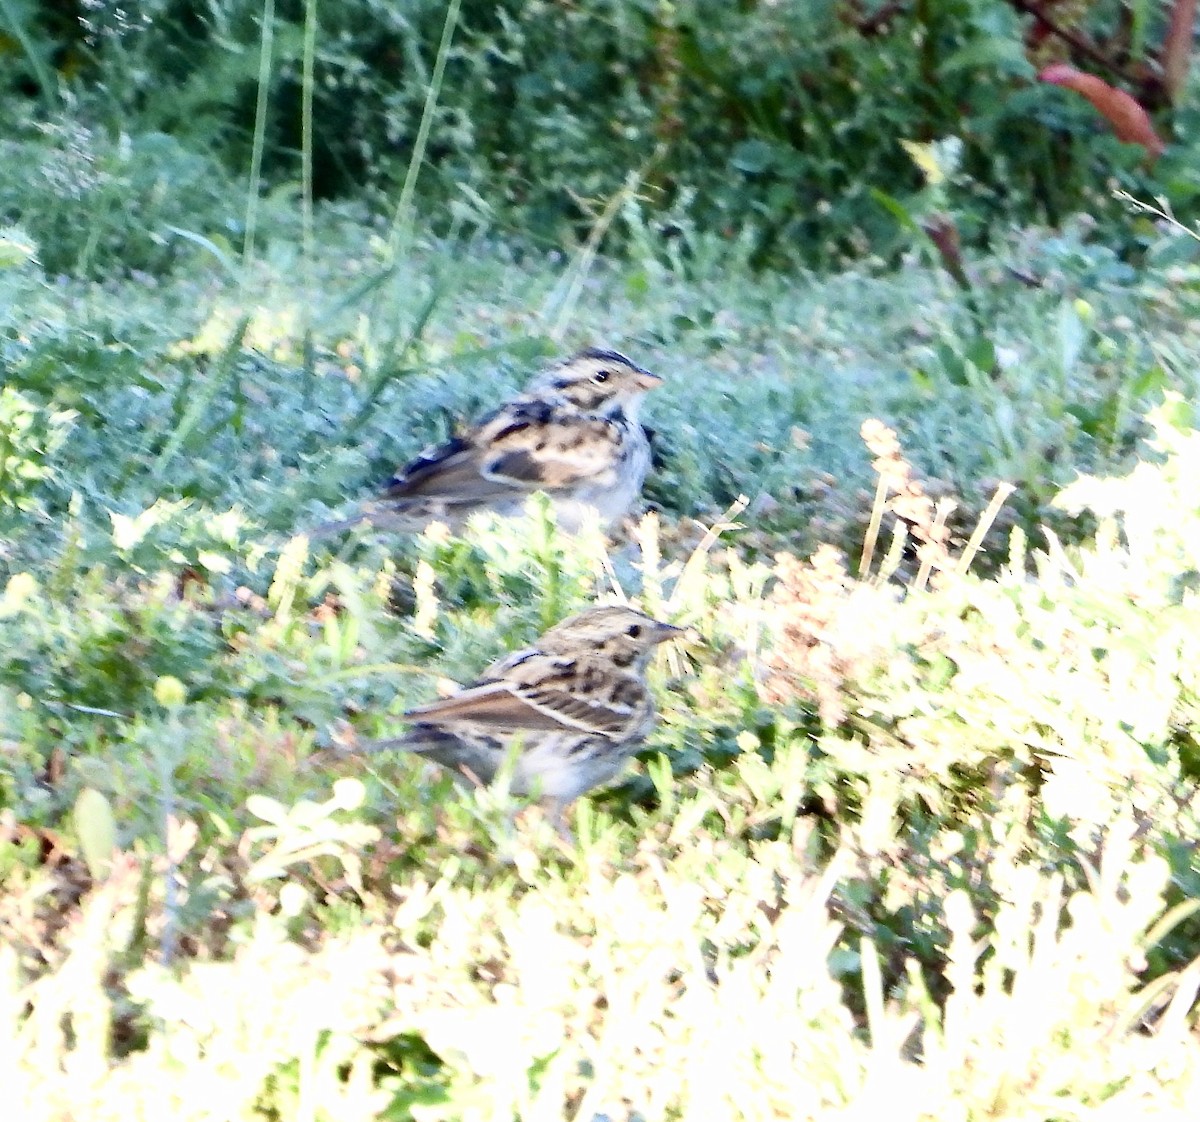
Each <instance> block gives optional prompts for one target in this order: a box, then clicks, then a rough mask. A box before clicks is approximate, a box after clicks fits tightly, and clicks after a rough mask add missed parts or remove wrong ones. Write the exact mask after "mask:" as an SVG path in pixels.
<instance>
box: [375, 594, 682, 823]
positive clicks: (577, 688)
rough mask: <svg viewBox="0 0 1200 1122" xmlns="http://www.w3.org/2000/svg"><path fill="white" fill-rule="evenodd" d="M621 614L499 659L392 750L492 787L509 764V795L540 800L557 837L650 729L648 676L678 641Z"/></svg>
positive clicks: (555, 632)
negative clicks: (572, 811)
mask: <svg viewBox="0 0 1200 1122" xmlns="http://www.w3.org/2000/svg"><path fill="white" fill-rule="evenodd" d="M683 634H684V631H683V629H682V628H679V627H674V626H672V625H671V624H669V623H661V622H660V621H658V620H655V619H651V618H650V617H649V616H646V615H643V614H642V613H641V612H638V611H635V610H634V609H632V608H628V607H621V606H616V607H598V608H590V609H588V610H587V611H585V612H583V613H581V614H580V615H577V616H573V617H571V618H570V619H567V620H564V621H563V622H562V623H560V624H558V625H557V626H555V627H552V628H551V629H550V630H549V631H547V632H545V633H544V634H543V635H542V636H541V637H540V638H539V639H538V640H537V641H536V643H534V645H533V646H531V647H527V648H525V649H523V650H519V651H515V652H514V653H512V654H509V655H507V656H506V657H504V658H502V659H500V660H499V661H498V662H495V663H493V664H492V665H491V666H489V667H488V668H487V669H486V670H485V671H484V672H483V674H482V675H481V676H480V678H479V679H478V680H477V681H475V682H473V683H472V684H471V685H469V686H467V687H466V688H465V689H463V690H462V691H461V692H459V693H456V694H454V695H453V696H451V697H446V698H442V699H441V700H439V701H433V702H430V703H429V704H428V705H422V706H419V707H418V708H416V709H412V710H409V711H408V712H407V713H405V717H406V718H408V719H409V720H411V721H412V722H413V725H412V728H411V729H410V730H409V731H408V733H406V734H405V735H404V736H401V737H397V738H394V739H390V740H382V741H376V742H374V744H373V748H374V749H376V750H378V749H387V748H399V749H402V750H405V751H409V752H415V753H416V754H417V755H420V756H424V757H426V758H427V759H430V760H433V761H435V762H436V763H439V764H441V765H442V766H443V767H445V768H447V769H449V770H450V771H451V772H452V773H453V774H454V775H455V776H456V778H458V779H459V781H460V782H462V781H466V782H468V783H472V782H473V783H477V784H490V783H492V782H493V780H494V779H495V778H496V776H497V774H498V773H499V772H500V769H501V767H502V766H503V765H504V764H505V762H506V761H507V760H508V759H509V758H510V756H511V758H512V772H511V779H510V790H511V791H513V793H515V794H518V795H533V796H535V797H539V798H540V799H542V800H543V802H544V803H545V804H546V806H547V810H548V811H549V813H550V817H551V820H552V821H553V822H554V824H555V827H556V828H557V829H558V831H559V833H560V834H562V835H563V836H564V837H565V838H568V839H569V838H570V834H569V832H568V831H567V830H566V827H565V825H564V823H563V811H564V810H565V809H566V807H567V806H568V805H569V804H570V803H571V802H573V801H574V800H575V799H577V798H578V797H579V796H580V795H582V794H583V793H584V792H585V791H590V790H591V789H592V788H593V787H595V786H597V785H599V784H601V783H604V782H607V781H608V780H610V779H612V778H613V777H614V776H615V775H616V774H617V773H618V772H619V771H620V770H621V768H622V767H623V766H624V765H625V762H626V761H627V760H628V759H629V757H630V756H631V755H633V753H634V752H635V751H636V750H637V748H638V745H639V744H640V743H641V741H642V739H643V738H644V737H645V736H646V734H647V733H648V732H649V731H650V729H651V728H653V726H654V720H655V710H654V699H653V697H652V696H651V693H650V690H649V688H648V687H647V685H646V680H645V675H646V667H647V665H648V664H649V662H650V659H651V657H652V656H653V654H654V650H655V648H656V647H657V646H658V645H659V644H660V643H665V642H667V641H669V640H671V639H674V638H676V637H677V636H680V635H683Z"/></svg>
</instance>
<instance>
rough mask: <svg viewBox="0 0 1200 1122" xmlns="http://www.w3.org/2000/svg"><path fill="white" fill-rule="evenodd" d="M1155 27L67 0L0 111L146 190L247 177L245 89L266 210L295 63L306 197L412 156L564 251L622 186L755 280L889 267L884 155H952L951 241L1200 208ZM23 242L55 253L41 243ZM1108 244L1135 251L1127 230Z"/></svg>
mask: <svg viewBox="0 0 1200 1122" xmlns="http://www.w3.org/2000/svg"><path fill="white" fill-rule="evenodd" d="M1177 7H1180V5H1179V4H1176V3H1167V2H1154V0H1149V2H1146V0H1142V2H1138V3H1129V4H1118V3H1097V4H1074V3H1061V2H1054V0H1047V2H1046V3H1044V4H1043V3H1040V2H1039V3H1034V2H1032V0H1027V2H1021V3H1018V2H1015V0H952V2H947V0H942V2H939V3H929V2H926V0H912V2H902V3H883V4H874V3H865V4H859V3H854V2H850V0H821V2H816V3H810V2H805V3H792V2H787V3H766V2H763V3H742V4H730V3H726V2H725V0H684V2H680V3H662V2H660V0H631V2H626V3H620V4H613V3H609V2H608V0H587V2H584V3H561V2H559V0H534V2H531V3H530V2H526V0H520V2H513V0H506V2H502V3H493V2H490V0H488V2H483V0H465V2H464V3H462V4H461V7H460V6H458V5H456V4H452V5H449V6H448V5H447V4H446V3H445V2H444V0H418V2H416V3H411V4H404V5H397V4H392V3H381V2H379V0H343V2H340V3H337V4H324V5H315V6H310V5H306V4H304V3H301V2H300V0H279V2H277V3H269V4H264V3H263V2H262V0H208V2H205V3H203V4H198V3H195V2H194V0H152V2H149V3H143V4H139V5H137V6H136V9H135V8H134V7H133V6H131V5H121V4H117V3H115V2H110V0H87V2H82V0H81V2H80V3H79V5H78V9H77V11H72V6H71V5H64V6H62V7H61V8H59V7H55V6H48V7H42V6H38V5H34V4H29V3H26V2H22V0H10V2H9V3H8V4H6V5H5V16H6V22H7V24H8V31H9V33H8V35H7V37H5V38H3V39H0V49H2V50H3V56H2V57H4V58H5V60H6V62H8V63H9V64H10V65H9V67H8V74H9V75H10V82H11V83H12V85H13V86H15V87H16V89H18V90H22V91H23V92H24V94H25V96H24V97H23V98H22V97H18V98H14V99H12V100H11V101H10V103H9V105H8V107H7V108H6V110H5V114H6V116H7V118H8V120H9V122H10V124H11V125H13V126H15V127H17V128H18V129H19V131H20V132H21V133H23V134H25V135H29V134H35V133H37V132H38V131H39V130H45V129H47V128H49V129H52V130H58V131H59V132H62V133H64V134H66V135H64V136H63V143H64V145H66V146H67V151H68V152H69V151H70V150H71V149H70V146H71V145H72V144H75V143H76V141H77V139H78V138H77V136H75V137H74V139H73V136H74V134H76V133H77V132H78V130H79V128H80V127H81V126H80V125H79V124H78V123H77V122H78V121H80V120H82V122H83V126H82V127H83V128H85V129H86V130H87V131H88V132H89V133H93V134H95V136H93V138H92V139H91V140H89V141H87V142H86V144H88V145H92V146H94V147H95V148H96V149H97V152H98V160H99V161H100V164H101V165H104V167H105V169H106V170H107V172H108V173H109V174H119V173H115V172H114V169H113V168H112V166H111V164H112V154H111V153H109V149H110V147H112V146H116V145H117V144H118V141H119V139H120V138H122V137H124V138H125V140H124V143H133V144H134V145H135V146H138V147H141V146H145V147H148V148H150V149H151V150H150V151H149V152H147V153H146V154H145V155H140V154H139V158H138V159H137V160H136V161H135V164H136V166H138V167H141V166H142V165H143V164H145V166H146V167H147V168H149V169H150V171H149V174H153V169H154V168H155V166H156V161H157V160H158V158H159V156H158V153H156V152H155V151H154V149H155V148H156V147H161V145H162V144H164V143H165V140H164V139H163V137H164V134H165V135H169V136H171V137H174V138H175V139H177V140H181V141H183V143H184V144H185V145H186V147H187V148H188V149H189V150H190V151H203V152H206V153H209V154H213V155H216V156H217V157H218V158H219V159H220V160H221V161H222V162H223V164H224V167H225V169H226V173H227V174H233V175H236V176H241V175H243V174H244V172H245V169H246V168H247V167H248V166H249V165H250V163H251V155H252V151H253V148H254V141H255V136H256V130H255V122H256V118H257V116H258V113H257V111H258V107H259V104H260V102H259V98H260V92H265V100H264V101H263V102H262V106H263V108H264V109H265V115H264V116H263V117H262V118H261V125H262V130H263V131H262V139H263V141H264V144H265V147H264V158H263V170H264V173H265V175H266V179H267V182H269V183H270V184H272V185H273V186H274V187H275V188H276V189H279V190H288V189H291V188H293V187H294V185H295V183H296V182H297V180H298V179H300V178H302V175H303V169H302V167H301V164H300V160H299V157H298V153H299V152H300V151H301V149H302V148H303V146H304V136H303V129H302V121H303V113H302V108H301V103H302V100H303V92H302V91H303V88H304V72H305V65H306V59H311V62H312V68H313V69H312V73H313V85H312V90H313V93H312V97H313V121H314V129H313V146H314V147H313V151H314V160H313V184H314V189H315V191H316V193H317V194H318V195H319V196H325V197H334V196H342V197H346V196H358V195H359V194H360V193H361V191H362V190H363V189H364V187H367V188H369V189H372V190H375V191H377V192H379V193H381V194H384V195H394V193H395V192H396V191H397V190H398V188H399V185H400V183H401V182H402V181H403V180H404V178H405V176H406V174H408V172H409V169H410V167H411V164H412V160H413V157H414V153H415V152H416V153H418V156H419V160H420V162H421V163H422V164H423V171H422V174H421V176H420V179H419V181H418V183H417V197H418V198H419V199H420V200H421V203H422V206H423V209H424V211H425V213H426V215H427V217H428V221H430V222H432V223H433V224H435V225H436V226H437V227H438V228H440V229H441V230H442V231H443V232H445V231H453V230H460V229H463V228H467V229H472V228H474V229H487V230H494V231H502V232H504V233H505V235H506V236H509V237H513V236H515V237H518V238H520V239H522V240H527V241H528V240H532V241H534V242H536V243H537V244H539V245H541V246H543V247H545V246H553V245H558V246H562V245H570V244H574V243H575V242H576V241H578V240H579V239H580V238H582V237H583V236H584V235H585V234H586V233H587V232H588V231H589V230H591V229H592V228H593V226H594V224H595V223H596V221H597V219H598V218H599V217H600V216H601V215H602V214H603V213H604V211H605V208H606V207H607V206H608V205H609V204H611V202H612V201H613V200H614V199H618V198H619V197H621V195H622V194H623V193H635V194H637V195H639V196H640V197H641V198H642V199H643V200H644V205H645V206H646V207H647V208H648V213H649V214H650V216H651V221H652V223H653V225H654V226H656V227H657V228H658V229H660V230H662V231H663V232H664V233H665V234H666V235H667V236H670V235H671V234H672V233H674V232H676V231H677V230H678V229H679V228H680V227H681V226H683V225H686V224H688V223H694V224H698V225H700V226H701V227H703V228H705V229H713V230H718V229H724V230H727V231H730V232H732V233H734V234H739V233H742V232H746V233H747V235H748V236H749V237H750V238H751V240H752V245H753V253H754V259H755V261H756V262H758V263H766V262H770V263H772V264H779V263H783V264H786V265H792V264H794V263H796V262H797V261H800V262H805V263H808V264H815V265H829V264H840V263H844V262H845V261H847V260H850V259H854V258H857V257H861V256H862V255H863V254H864V253H871V252H874V253H881V254H886V255H894V254H895V253H896V252H898V250H899V249H900V248H902V243H903V229H902V226H901V225H898V223H897V219H896V209H897V208H900V209H901V210H903V209H904V208H906V207H907V206H908V205H909V202H910V199H911V196H913V195H914V194H915V193H917V192H918V191H919V190H920V187H921V180H920V176H919V175H918V173H917V172H916V169H915V168H914V167H913V165H912V163H911V161H910V160H909V159H908V158H907V156H906V154H905V152H904V149H903V146H902V142H903V141H906V140H907V141H912V142H918V143H927V142H930V141H934V140H938V139H946V138H957V139H958V140H960V141H961V142H962V144H963V161H962V167H961V173H960V177H959V184H958V193H959V196H960V200H959V205H960V210H961V212H962V219H963V222H962V233H963V236H964V237H966V238H967V239H968V240H969V241H971V242H972V243H975V244H977V243H980V242H986V241H987V240H988V239H989V237H990V231H991V229H992V226H993V223H994V222H996V221H997V220H1003V219H1011V218H1018V219H1019V220H1020V221H1022V222H1026V223H1028V222H1036V223H1041V222H1049V223H1052V224H1057V223H1058V222H1061V221H1063V220H1064V219H1066V218H1068V217H1070V216H1071V215H1072V214H1074V213H1076V212H1078V211H1080V210H1085V211H1088V212H1090V213H1100V212H1105V213H1111V212H1112V211H1113V209H1114V208H1113V206H1112V204H1111V197H1110V191H1109V187H1110V185H1111V183H1112V182H1120V183H1121V184H1122V185H1123V186H1125V187H1126V188H1128V189H1131V190H1133V191H1134V193H1135V194H1138V195H1140V196H1145V197H1150V196H1153V195H1159V194H1166V195H1167V196H1169V197H1170V199H1171V201H1172V204H1173V205H1174V206H1175V207H1176V209H1177V210H1178V211H1179V212H1180V213H1181V214H1182V215H1183V216H1184V217H1185V218H1187V217H1189V216H1190V215H1191V214H1192V213H1193V209H1194V208H1193V203H1194V200H1195V199H1196V198H1197V195H1198V188H1200V180H1198V179H1197V173H1196V171H1195V169H1196V167H1197V161H1196V155H1195V144H1196V139H1195V133H1196V130H1195V103H1194V98H1193V97H1192V95H1191V94H1190V93H1189V92H1188V89H1187V87H1186V86H1183V87H1180V88H1179V89H1178V90H1176V89H1174V87H1173V86H1172V85H1171V83H1169V82H1166V81H1165V79H1163V78H1162V75H1163V63H1162V61H1161V59H1160V58H1159V57H1157V56H1158V55H1160V54H1162V53H1164V52H1165V50H1166V47H1165V46H1163V44H1164V42H1167V43H1169V33H1168V30H1167V28H1168V26H1169V24H1170V21H1171V17H1172V13H1173V10H1174V9H1175V8H1177ZM448 12H449V16H448ZM1038 12H1043V13H1046V14H1048V15H1049V17H1050V22H1049V24H1047V23H1046V22H1045V21H1042V20H1040V19H1039V18H1038V16H1037V14H1036V13H1038ZM310 14H315V19H316V24H315V25H311V26H312V31H311V33H312V39H311V40H309V39H307V38H306V36H307V35H308V33H309V27H310V25H309V24H308V22H307V21H308V18H309V16H310ZM75 16H78V17H80V18H74V17H75ZM449 17H453V22H452V27H451V30H452V36H451V38H450V39H449V40H448V50H447V53H446V56H445V69H444V72H442V73H440V74H439V72H438V69H437V65H436V59H437V56H438V52H439V45H440V44H441V42H442V40H443V35H444V32H445V30H446V27H447V20H448V18H449ZM264 26H266V27H268V28H269V30H270V35H269V36H268V37H267V40H266V43H265V47H266V48H267V55H266V59H267V64H266V68H265V69H264V68H263V64H262V58H263V55H262V53H261V52H262V48H263V47H264V36H263V29H264ZM1048 27H1053V28H1054V30H1053V31H1048V30H1047V29H1048ZM309 42H311V45H312V46H311V50H308V49H307V48H306V44H307V43H309ZM1182 57H1183V65H1184V66H1186V59H1187V56H1186V54H1184V55H1183V56H1182ZM1048 63H1049V64H1062V63H1074V64H1076V65H1077V66H1078V67H1082V68H1083V70H1084V71H1085V72H1089V73H1088V78H1089V80H1094V81H1107V82H1109V83H1113V84H1114V86H1115V88H1116V89H1118V90H1121V91H1122V92H1123V93H1130V94H1132V95H1135V96H1136V97H1138V98H1141V100H1142V102H1143V103H1145V105H1146V106H1148V107H1149V108H1150V109H1151V110H1152V111H1153V113H1154V116H1155V118H1156V122H1157V128H1158V131H1159V133H1160V134H1162V135H1163V137H1164V138H1165V142H1166V146H1167V150H1166V155H1165V156H1163V157H1162V158H1161V159H1159V160H1157V161H1152V160H1148V159H1147V158H1146V157H1147V153H1146V152H1145V151H1144V150H1143V149H1142V148H1139V147H1138V146H1136V145H1132V144H1122V143H1121V142H1120V141H1118V140H1117V139H1116V138H1115V137H1114V136H1113V135H1112V133H1111V131H1110V129H1109V127H1108V125H1106V123H1105V122H1104V120H1103V118H1102V117H1101V116H1099V115H1098V114H1097V113H1096V111H1095V110H1094V109H1093V108H1092V107H1090V106H1089V105H1088V104H1087V103H1086V102H1085V101H1084V100H1083V99H1082V98H1079V97H1076V96H1074V95H1072V94H1070V93H1067V92H1065V91H1064V90H1061V89H1058V88H1056V87H1055V86H1053V85H1047V84H1044V83H1041V82H1039V81H1038V80H1037V78H1038V74H1039V70H1040V69H1041V68H1043V67H1045V66H1046V65H1047V64H1048ZM1171 66H1172V73H1174V71H1175V69H1177V64H1175V63H1171ZM1090 72H1095V73H1094V74H1093V73H1090ZM435 75H436V76H437V77H436V81H435ZM264 77H265V78H266V79H267V81H266V84H265V86H264V85H263V78H264ZM431 83H433V86H434V93H435V99H434V101H433V102H432V103H429V104H430V106H431V108H432V116H431V118H430V120H429V122H428V123H429V124H430V125H431V128H430V131H429V134H428V137H429V144H428V149H427V150H426V151H419V149H420V143H419V137H420V133H421V122H422V118H423V116H424V115H425V112H426V107H427V97H428V93H429V89H430V85H431ZM130 138H132V139H130ZM22 143H24V142H23V141H21V140H17V141H14V142H12V146H11V147H10V149H9V152H8V153H6V154H5V160H4V163H5V164H9V163H10V162H11V160H12V158H13V157H15V156H17V155H18V154H19V150H20V146H21V144H22ZM198 186H199V185H198ZM3 187H4V184H3V182H2V181H0V213H2V212H7V213H8V216H9V218H10V220H11V219H12V218H13V216H14V210H15V209H17V207H18V206H19V203H20V200H19V199H16V198H14V196H13V195H12V194H11V193H9V194H7V195H6V194H5V192H4V190H3ZM53 189H54V188H52V190H53ZM59 189H61V188H59ZM25 201H26V202H29V201H30V200H28V199H27V200H25ZM189 205H191V204H189ZM190 213H191V215H192V220H193V225H192V226H189V228H190V229H197V228H198V227H197V226H196V225H195V223H196V220H197V218H198V217H199V216H201V215H203V217H204V218H205V219H208V220H209V223H210V224H207V225H205V226H203V227H201V228H199V232H201V233H203V234H205V235H206V236H210V237H211V236H213V235H214V234H215V233H220V232H222V231H221V230H220V228H219V227H217V226H216V225H215V224H211V218H212V217H213V216H211V215H207V214H204V213H203V212H202V211H199V210H197V209H196V208H195V207H194V205H192V206H191V210H190ZM22 220H23V221H26V224H27V225H30V226H31V228H32V223H33V219H32V218H29V219H26V218H22ZM34 233H35V234H36V235H37V236H39V237H40V238H41V240H42V241H43V244H44V247H45V251H46V252H47V253H48V254H49V253H53V252H54V241H55V239H53V238H52V237H50V236H49V232H48V231H43V230H42V229H35V230H34ZM626 235H627V231H626V230H625V229H624V228H623V225H622V224H621V223H619V222H618V223H616V224H615V225H614V226H613V227H612V228H611V229H610V230H609V232H608V237H609V239H610V241H611V242H613V243H615V244H619V243H621V242H622V241H624V240H625V237H626ZM1123 240H1124V247H1125V249H1126V250H1128V251H1129V252H1134V253H1136V252H1137V251H1138V250H1139V249H1140V242H1141V238H1140V237H1139V236H1138V234H1137V232H1136V231H1133V230H1131V231H1130V236H1129V237H1128V238H1126V239H1123ZM49 263H50V262H49V261H48V264H49ZM67 264H70V263H69V262H68V263H67Z"/></svg>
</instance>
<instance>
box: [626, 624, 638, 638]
mask: <svg viewBox="0 0 1200 1122" xmlns="http://www.w3.org/2000/svg"><path fill="white" fill-rule="evenodd" d="M641 633H642V625H641V624H640V623H635V624H633V626H632V627H630V628H629V630H628V631H626V632H625V634H626V635H628V636H629V638H631V639H636V638H637V637H638V636H639V635H641Z"/></svg>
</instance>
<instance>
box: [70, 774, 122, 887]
mask: <svg viewBox="0 0 1200 1122" xmlns="http://www.w3.org/2000/svg"><path fill="white" fill-rule="evenodd" d="M74 817H75V834H76V836H77V837H78V838H79V849H80V852H81V853H82V854H83V860H84V863H85V864H86V865H87V867H88V872H89V873H91V875H92V879H93V880H96V881H100V880H103V879H104V878H105V877H107V876H108V874H109V872H110V871H111V869H112V858H113V851H114V850H115V849H116V848H117V823H116V820H115V819H114V818H113V812H112V805H111V804H110V803H109V801H108V799H106V798H105V797H104V796H103V795H102V794H101V793H100V792H99V791H97V790H96V789H95V788H94V787H85V788H84V789H83V790H82V791H80V792H79V798H77V799H76V800H75V815H74Z"/></svg>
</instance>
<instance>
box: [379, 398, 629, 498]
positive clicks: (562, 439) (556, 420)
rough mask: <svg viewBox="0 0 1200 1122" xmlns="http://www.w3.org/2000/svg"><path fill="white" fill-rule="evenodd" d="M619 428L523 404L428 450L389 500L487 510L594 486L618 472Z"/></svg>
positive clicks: (550, 405)
mask: <svg viewBox="0 0 1200 1122" xmlns="http://www.w3.org/2000/svg"><path fill="white" fill-rule="evenodd" d="M619 442H620V432H619V430H618V428H617V426H616V425H614V424H613V423H611V422H609V421H606V420H604V419H602V418H597V417H585V416H583V415H582V414H581V413H579V412H578V410H575V409H573V408H571V407H568V406H564V405H563V404H562V403H556V402H553V401H546V400H544V399H540V398H530V399H518V400H517V401H512V402H509V403H508V404H507V405H505V406H503V407H502V408H501V409H498V410H497V411H496V412H495V413H493V414H491V415H490V416H488V417H487V418H485V419H484V420H483V421H481V422H480V423H479V424H478V425H476V426H475V427H474V428H473V429H471V430H470V431H469V432H467V433H466V434H464V435H463V436H457V437H455V438H454V439H452V440H449V441H447V442H446V443H445V444H441V445H438V446H436V447H433V448H429V449H426V450H425V451H424V452H422V453H421V455H420V456H418V457H417V458H416V459H414V460H413V461H411V462H410V463H408V464H406V465H405V466H404V467H402V468H401V469H400V470H399V471H397V472H396V474H395V476H394V477H393V478H392V480H391V482H390V483H389V484H388V486H387V488H386V490H385V491H384V493H383V495H382V498H384V499H393V500H394V499H422V498H425V499H441V500H444V501H446V502H452V503H477V502H487V501H488V500H490V499H495V498H501V497H505V496H511V495H512V494H513V493H514V492H515V493H532V492H533V491H538V490H545V491H551V492H552V491H555V490H560V489H564V488H568V487H571V486H573V485H575V484H576V483H579V482H581V481H584V480H589V479H594V478H595V477H596V476H597V475H599V474H600V473H602V472H604V471H606V470H607V469H608V468H610V467H611V466H612V464H613V461H614V459H615V455H616V451H617V448H618V445H619Z"/></svg>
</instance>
